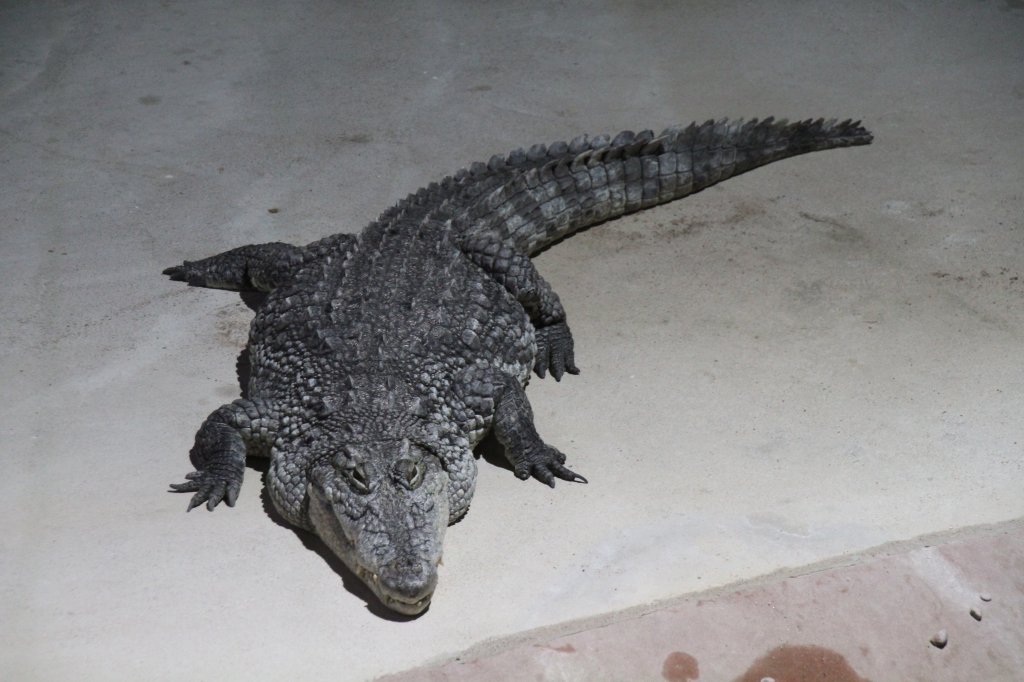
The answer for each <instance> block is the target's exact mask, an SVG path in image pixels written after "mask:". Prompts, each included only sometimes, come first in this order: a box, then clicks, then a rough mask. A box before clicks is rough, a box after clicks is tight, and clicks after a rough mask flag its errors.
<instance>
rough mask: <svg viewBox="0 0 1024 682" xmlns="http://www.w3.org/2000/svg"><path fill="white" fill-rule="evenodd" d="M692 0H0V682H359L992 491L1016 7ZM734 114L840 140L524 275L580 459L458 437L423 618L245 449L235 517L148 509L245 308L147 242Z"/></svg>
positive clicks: (190, 252) (373, 208) (1021, 278)
mask: <svg viewBox="0 0 1024 682" xmlns="http://www.w3.org/2000/svg"><path fill="white" fill-rule="evenodd" d="M697 4H698V3H678V4H669V3H632V4H626V3H615V2H609V3H605V4H598V3H594V4H588V6H587V7H586V8H583V7H579V6H567V5H561V4H560V5H553V4H551V3H541V2H538V3H507V4H497V3H494V4H490V3H474V4H469V3H446V2H435V3H403V4H395V5H394V6H384V5H383V3H367V4H365V5H363V4H360V5H358V6H355V5H354V3H352V4H350V3H329V2H288V3H279V2H245V3H241V2H205V3H177V2H171V1H165V2H146V1H140V2H132V3H104V2H76V1H74V0H70V1H69V2H64V3H60V4H56V3H38V2H27V1H8V2H5V3H3V4H0V259H2V260H0V263H2V274H3V278H2V279H3V283H4V285H3V287H2V288H0V307H2V310H3V311H4V322H3V324H2V325H0V345H2V347H3V348H5V349H8V352H7V353H5V354H4V355H3V357H2V359H0V363H2V364H0V385H2V386H3V388H4V392H3V395H4V397H5V401H4V409H3V411H2V414H0V420H2V421H0V433H2V434H3V439H4V447H3V448H2V450H0V458H2V462H3V467H4V475H3V477H2V478H0V500H2V503H0V504H2V505H3V507H2V513H3V518H4V521H5V524H6V527H7V531H6V532H5V533H4V534H3V535H2V537H0V555H2V557H3V559H2V562H0V622H3V623H4V626H5V627H4V630H5V634H4V637H3V641H2V642H0V673H2V675H0V676H2V677H4V678H5V679H18V680H32V679H45V680H53V679H102V680H111V679H139V678H143V679H149V680H158V679H215V678H216V679H307V678H312V677H314V676H326V675H330V676H331V677H332V678H335V679H347V680H362V679H369V678H373V677H375V676H378V675H383V674H387V673H393V672H397V671H402V670H407V669H410V668H415V667H416V666H420V665H423V664H426V663H437V662H441V661H444V660H446V659H447V658H449V657H451V656H454V655H455V654H456V653H457V652H460V651H463V650H465V649H467V648H469V647H472V646H475V645H479V644H480V643H481V642H485V641H487V640H496V641H500V640H501V638H505V637H509V636H514V635H516V633H520V632H523V631H525V630H530V629H534V628H542V627H554V626H556V625H557V624H559V623H564V622H566V621H573V620H576V619H590V620H588V621H587V622H595V621H594V620H593V619H598V620H599V621H600V620H601V619H607V620H608V622H612V621H614V620H615V619H616V616H615V613H616V612H618V611H620V610H623V609H636V608H638V607H642V606H643V605H649V604H653V603H657V602H661V601H664V600H672V599H677V598H679V597H680V596H681V595H686V594H688V593H695V592H701V591H705V590H708V589H714V588H716V587H721V586H723V585H727V584H732V583H736V582H737V581H744V580H749V579H753V578H756V577H757V576H762V575H765V574H771V573H774V572H776V571H778V570H780V569H781V568H783V567H792V568H791V569H790V573H792V574H794V575H796V574H800V573H801V571H802V570H803V569H800V568H799V567H801V566H809V565H820V562H830V561H839V562H842V561H843V560H844V557H849V556H851V555H856V554H857V553H861V552H864V551H866V550H868V549H870V548H872V547H877V546H880V545H884V544H886V543H890V542H894V541H906V540H910V539H912V538H915V537H918V536H921V535H924V534H931V533H936V532H940V533H945V534H946V535H945V536H944V537H951V538H955V537H957V536H956V531H957V529H960V528H965V527H969V526H974V525H977V524H993V523H1000V522H1006V521H1009V520H1013V519H1017V518H1019V517H1021V516H1024V496H1022V495H1021V492H1020V491H1021V488H1022V485H1024V467H1022V458H1021V440H1022V437H1024V432H1022V430H1021V420H1020V415H1021V413H1022V410H1024V366H1022V363H1021V361H1020V344H1021V340H1022V336H1024V309H1022V301H1024V298H1022V294H1024V259H1022V256H1024V246H1022V239H1021V237H1022V234H1024V219H1022V217H1021V216H1022V215H1024V198H1022V192H1024V190H1022V188H1024V162H1022V159H1024V68H1022V64H1024V5H1022V4H1021V3H1020V2H1015V1H1010V0H1001V1H990V2H976V1H967V0H963V1H962V2H945V3H936V2H931V1H927V0H919V1H911V0H907V1H905V2H902V3H899V4H895V3H890V2H881V1H879V2H859V3H849V2H838V1H835V2H832V1H828V2H826V1H821V2H814V3H790V2H739V1H733V2H730V1H724V2H717V3H713V4H711V3H701V4H700V5H701V9H695V8H693V7H687V5H697ZM769 114H773V115H776V116H781V117H790V118H802V117H808V116H838V117H847V116H852V117H855V118H863V119H864V121H865V123H866V124H867V125H868V126H869V127H870V128H871V129H872V130H873V132H874V133H875V136H876V138H875V144H874V145H873V146H870V147H861V148H856V149H848V150H838V151H833V152H828V153H822V154H816V155H811V156H806V157H801V158H797V159H792V160H789V161H785V162H782V163H779V164H776V165H773V166H770V167H768V168H766V169H761V170H758V171H755V172H753V173H750V174H748V175H745V176H742V177H739V178H735V179H733V180H730V181H729V182H728V183H726V184H723V185H720V186H718V187H716V188H713V189H711V190H708V191H706V192H703V193H701V194H699V195H697V196H694V197H691V198H688V199H686V200H684V201H682V202H678V203H675V204H671V205H668V206H664V207H660V208H658V209H655V210H652V211H649V212H647V213H644V214H642V215H639V216H634V217H630V218H626V219H623V220H620V221H617V222H614V223H609V224H607V225H603V226H600V227H598V228H596V229H594V230H591V231H590V232H588V233H586V234H582V235H579V236H577V237H575V238H573V239H572V240H569V241H567V242H566V243H564V244H562V245H560V246H558V247H557V248H555V249H552V250H551V251H549V252H547V253H545V254H544V255H543V256H541V257H540V258H539V259H538V266H539V268H540V270H541V271H542V273H543V274H544V275H545V277H547V278H548V279H549V281H551V283H552V284H553V286H554V287H555V289H556V290H557V291H558V292H559V293H560V295H561V297H562V300H563V302H564V303H565V305H566V308H567V310H568V311H569V317H570V321H571V323H572V325H573V330H574V332H575V335H576V344H577V358H578V361H579V364H580V366H581V367H582V369H583V374H582V375H581V376H579V377H570V378H569V379H568V380H565V381H563V382H562V383H561V384H555V383H553V382H550V381H535V382H534V383H533V384H532V385H531V387H530V397H531V400H532V402H533V405H534V409H535V412H536V416H537V422H538V428H539V429H540V431H541V433H542V434H543V435H544V436H545V438H546V439H547V440H548V441H549V442H551V443H552V444H555V445H557V446H559V447H561V448H562V449H563V450H565V451H566V452H568V453H569V455H570V464H571V465H572V466H573V468H574V469H576V470H577V471H579V472H580V473H582V474H584V475H585V476H587V477H588V478H589V479H590V484H589V485H587V486H580V485H560V486H559V487H558V488H557V490H554V491H552V490H549V489H547V488H546V487H545V486H543V485H540V484H538V483H536V482H531V483H523V482H520V481H518V480H516V479H515V478H514V477H513V476H512V475H511V474H510V473H509V472H508V471H507V470H506V469H504V468H501V467H499V466H494V465H492V464H490V463H488V462H487V461H481V471H480V479H479V483H478V487H477V495H476V498H475V500H474V505H473V508H472V509H471V511H470V513H469V516H468V517H467V518H466V520H465V521H464V522H462V523H460V524H458V525H457V526H455V527H453V528H452V529H451V530H450V532H449V533H448V537H447V540H446V553H445V563H444V566H443V567H442V574H441V582H440V586H439V588H438V591H437V593H436V595H435V599H434V603H433V605H432V607H431V608H430V610H429V612H427V613H426V614H425V615H424V616H423V617H421V618H419V619H417V620H413V621H409V622H396V621H393V620H389V619H387V618H384V617H382V614H381V612H380V611H379V609H378V608H377V607H376V606H375V605H374V604H373V603H372V602H371V601H370V600H369V599H368V597H367V594H366V593H365V592H364V591H363V590H361V589H359V587H358V586H357V585H355V584H354V581H353V579H352V578H351V577H349V576H347V575H345V574H344V572H343V571H341V569H339V567H338V565H337V563H336V562H333V561H330V560H329V559H328V558H327V555H326V553H325V550H324V549H323V548H322V547H321V546H320V545H318V544H317V543H315V542H314V541H312V540H310V539H309V538H308V537H307V536H306V535H304V534H300V533H296V532H293V531H291V530H289V529H287V528H285V527H283V526H281V525H276V524H275V522H274V520H273V518H272V517H271V516H270V515H269V514H268V511H267V507H266V505H265V503H264V500H263V498H262V496H261V485H260V472H259V471H257V470H250V471H249V473H248V475H247V483H246V485H245V486H244V487H243V490H242V494H241V497H240V499H239V501H238V505H237V507H236V508H235V509H219V510H218V511H217V512H216V513H213V514H207V513H205V512H202V511H196V512H193V513H191V514H188V515H186V514H184V513H183V512H184V508H185V505H186V502H187V500H186V499H185V498H184V497H183V496H180V495H173V494H169V493H167V492H165V491H166V485H167V484H168V483H170V482H176V481H179V480H181V476H182V475H183V474H184V473H185V472H186V471H188V470H189V469H190V466H189V465H188V458H187V453H188V449H189V447H190V446H191V442H192V437H193V434H194V432H195V430H196V428H197V427H198V426H199V424H200V423H201V421H202V420H203V419H204V418H205V416H206V415H207V414H208V413H209V412H210V411H211V410H212V409H214V408H215V407H216V406H218V405H219V404H221V403H224V402H227V401H230V400H231V399H233V398H234V397H237V395H238V393H239V387H238V383H237V379H236V375H235V361H236V359H237V356H238V353H239V351H240V350H241V348H242V347H243V345H244V342H245V336H246V329H247V324H248V321H249V319H250V317H251V311H250V310H249V309H248V308H247V306H246V305H245V303H244V302H243V301H242V300H241V299H240V298H239V296H238V295H236V294H231V293H226V292H216V291H205V290H198V289H189V288H187V287H183V286H181V285H177V284H174V283H171V282H168V281H166V280H165V279H164V278H163V277H161V276H160V271H161V269H163V268H164V267H167V266H169V265H173V264H176V263H178V262H180V261H181V260H182V259H184V258H194V257H198V256H203V255H208V254H212V253H216V252H218V251H221V250H224V249H227V248H230V247H232V246H235V245H240V244H245V243H250V242H261V241H274V240H281V241H293V242H297V243H305V242H308V241H311V240H313V239H315V238H318V237H320V236H322V235H325V234H329V233H333V232H337V231H349V232H351V231H356V230H358V229H359V228H360V227H361V226H362V225H363V224H365V223H366V222H368V221H369V220H371V219H372V218H373V217H375V216H376V215H377V214H378V213H379V212H380V211H381V210H383V209H384V208H386V207H387V206H389V205H390V204H392V203H393V202H394V201H396V200H397V199H399V198H401V197H402V196H404V195H405V194H406V193H408V192H409V191H412V190H414V189H416V188H417V187H419V186H420V185H422V184H424V183H426V182H429V181H431V180H434V179H438V178H440V177H441V176H442V175H444V174H446V173H449V172H451V171H453V170H455V169H456V168H458V167H460V166H463V165H465V164H466V163H467V162H469V161H472V160H475V159H485V158H487V157H489V156H490V155H491V154H492V153H495V152H504V151H507V150H509V149H512V148H514V147H518V146H522V145H528V144H530V143H533V142H542V141H543V142H548V141H552V140H556V139H565V138H569V137H572V136H574V135H576V134H578V133H581V132H591V133H597V132H615V131H618V130H620V129H622V128H633V129H642V128H646V127H652V128H659V127H663V126H666V125H670V124H674V123H686V122H689V121H691V120H704V119H707V118H711V117H720V116H733V117H740V116H746V117H750V116H765V115H769ZM271 209H276V211H275V212H271ZM1016 537H1018V539H1019V536H1016ZM1016 566H1017V567H1018V568H1019V566H1020V564H1019V563H1018V564H1016ZM1017 589H1021V586H1020V585H1019V584H1017ZM836 615H837V618H838V617H840V614H836ZM1018 622H1019V621H1018ZM822 627H824V626H822ZM740 634H741V633H740V632H739V630H737V636H739V635H740ZM813 635H814V633H813V632H812V633H810V634H808V635H807V637H806V638H804V639H803V640H802V642H801V643H803V644H808V645H815V644H818V643H817V642H815V641H814V639H815V638H814V636H813ZM499 648H500V647H499ZM691 653H692V652H691ZM761 653H763V651H761V650H760V649H757V648H754V649H752V650H751V654H757V655H760V654H761ZM931 653H932V652H930V651H929V650H928V648H927V647H925V648H924V649H915V650H912V651H908V652H907V654H906V655H907V656H908V657H913V656H921V657H925V656H927V655H930V654H931ZM754 657H755V656H753V655H752V656H751V657H750V658H751V659H752V658H754ZM921 660H922V666H923V665H925V663H924V661H925V659H924V658H922V659H921ZM676 663H679V665H680V666H683V664H684V663H686V661H685V660H683V659H678V660H676ZM702 665H705V666H706V665H707V664H706V663H703V661H702ZM684 667H685V666H684ZM702 669H707V668H706V667H705V668H702ZM524 670H525V668H524ZM858 670H863V669H862V668H858ZM921 670H931V668H925V667H922V668H921ZM708 674H709V673H705V676H704V677H702V678H701V680H706V679H714V678H710V677H708ZM860 674H866V673H864V672H861V673H860ZM640 676H641V673H639V672H638V677H640ZM883 679H884V678H883ZM921 679H931V678H928V677H927V676H925V677H922V678H921ZM951 679H963V678H962V677H960V678H957V677H955V676H954V677H951ZM991 679H996V678H991ZM1007 679H1010V678H1007Z"/></svg>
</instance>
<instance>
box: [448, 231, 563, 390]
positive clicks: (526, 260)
mask: <svg viewBox="0 0 1024 682" xmlns="http://www.w3.org/2000/svg"><path fill="white" fill-rule="evenodd" d="M462 251H463V253H465V254H466V256H468V257H469V259H470V260H471V261H473V262H474V263H476V264H477V265H478V266H480V268H481V269H483V270H484V271H485V272H487V274H489V275H490V276H491V277H493V278H494V279H495V280H497V281H498V282H499V283H500V284H501V285H502V286H504V287H505V288H506V289H508V291H509V293H511V294H512V295H513V296H515V299H516V300H517V301H519V304H520V305H522V306H523V308H524V309H525V310H526V312H527V313H528V314H529V315H530V322H532V323H533V326H534V329H535V330H536V332H537V358H536V361H535V362H534V366H533V370H534V371H535V372H536V373H537V376H539V377H540V378H542V379H543V378H544V375H545V374H546V373H547V372H548V370H550V371H551V376H553V377H554V378H555V381H560V380H561V379H562V375H563V374H565V373H566V372H568V373H569V374H579V373H580V370H579V368H578V367H577V366H576V358H575V353H574V350H573V341H572V332H570V331H569V324H568V323H567V322H566V320H565V309H564V308H563V307H562V302H561V301H560V300H559V298H558V294H556V293H555V291H554V290H553V289H552V288H551V285H550V284H548V283H547V281H545V280H544V278H543V277H541V276H540V273H539V272H537V268H536V267H534V265H533V261H531V260H530V257H529V256H527V255H526V254H524V253H519V252H518V251H516V250H515V249H514V248H512V247H511V246H509V245H508V244H506V243H505V242H503V241H501V239H500V238H499V237H497V236H496V235H492V234H489V233H478V234H474V235H470V236H468V237H467V238H466V239H465V241H464V242H463V244H462Z"/></svg>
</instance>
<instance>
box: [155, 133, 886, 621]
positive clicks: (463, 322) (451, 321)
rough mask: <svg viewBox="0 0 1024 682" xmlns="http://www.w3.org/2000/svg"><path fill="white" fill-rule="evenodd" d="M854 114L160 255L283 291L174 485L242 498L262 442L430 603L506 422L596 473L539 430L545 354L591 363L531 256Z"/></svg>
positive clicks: (186, 267) (298, 502) (579, 141)
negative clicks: (232, 390) (451, 534)
mask: <svg viewBox="0 0 1024 682" xmlns="http://www.w3.org/2000/svg"><path fill="white" fill-rule="evenodd" d="M871 139H872V138H871V134H870V133H868V132H867V131H866V130H865V129H864V128H862V127H861V126H860V125H859V122H850V121H844V122H841V123H837V122H836V121H834V120H832V121H822V120H820V119H819V120H817V121H810V120H808V121H803V122H799V123H793V124H787V123H786V122H785V121H779V122H775V121H773V120H772V119H770V118H769V119H766V120H763V121H757V120H754V121H749V122H743V121H732V122H730V121H727V120H722V121H718V122H714V121H709V122H707V123H705V124H703V125H690V126H688V127H685V128H683V127H678V128H669V129H667V130H665V131H664V132H663V133H662V134H660V135H655V134H654V133H652V132H651V131H644V132H642V133H639V134H634V133H631V132H624V133H620V134H619V135H617V136H615V137H614V138H609V137H608V136H599V137H594V138H588V137H586V136H583V137H578V138H576V139H575V140H573V141H572V142H570V143H564V142H560V143H556V144H552V145H550V146H547V147H545V146H543V145H535V146H534V147H531V148H530V149H529V150H525V151H524V150H517V151H514V152H512V153H511V154H509V155H508V156H506V157H500V156H495V157H493V158H492V159H491V160H490V162H488V163H486V164H484V163H475V164H473V165H471V166H470V167H469V168H468V169H465V170H463V171H460V172H459V173H456V174H455V175H454V176H451V177H449V178H446V179H445V180H443V181H442V182H440V183H437V184H432V185H430V186H429V187H426V188H424V189H422V190H420V191H419V192H417V193H415V194H413V195H410V196H409V197H408V198H406V199H405V200H403V201H401V202H399V203H398V204H397V205H396V206H394V207H393V208H391V209H389V210H388V211H386V212H385V213H384V214H383V215H382V216H381V217H380V218H379V219H378V220H377V221H375V222H373V223H371V224H370V225H369V226H367V227H366V228H365V229H364V230H363V232H362V233H361V234H360V235H359V236H354V235H347V234H339V235H334V236H332V237H327V238H325V239H322V240H320V241H317V242H313V243H312V244H309V245H307V246H292V245H288V244H281V243H273V244H256V245H250V246H243V247H240V248H237V249H233V250H231V251H227V252H225V253H222V254H219V255H216V256H212V257H210V258H206V259H203V260H199V261H194V262H190V261H185V263H184V264H182V265H179V266H176V267H172V268H168V269H167V270H165V271H164V273H165V274H167V275H169V276H170V278H171V279H173V280H178V281H185V282H188V283H189V284H192V285H195V286H205V287H215V288H223V289H231V290H237V291H242V290H258V291H265V292H269V295H268V296H267V298H266V301H265V303H264V304H263V305H262V307H261V308H260V309H259V311H258V312H257V313H256V317H255V319H254V321H253V323H252V327H251V331H250V334H249V345H248V348H249V354H250V360H251V364H252V372H251V378H250V381H249V386H248V392H247V398H245V399H239V400H236V401H234V402H233V403H230V404H228V405H224V406H222V407H220V408H218V409H217V410H215V411H214V412H213V414H211V415H210V416H209V417H208V418H207V420H206V421H205V422H204V423H203V425H202V427H201V428H200V429H199V432H198V434H197V435H196V440H195V446H194V447H193V448H192V451H191V459H192V463H193V465H194V466H195V469H196V470H195V471H194V472H192V473H191V474H188V476H186V478H187V479H188V480H187V482H185V483H182V484H177V485H173V486H172V488H173V489H174V490H176V491H180V492H193V493H195V494H194V495H193V497H192V500H191V502H190V503H189V509H192V508H193V507H195V506H197V505H200V504H203V503H204V502H205V503H206V506H207V508H208V509H211V510H212V509H213V508H214V507H215V506H216V505H217V504H218V503H220V502H221V501H224V502H226V503H227V504H228V506H233V505H234V503H235V500H236V498H237V497H238V491H239V487H240V486H241V484H242V476H243V473H244V470H245V457H246V455H247V454H249V455H253V454H262V455H265V456H268V457H269V458H270V466H269V470H268V474H267V485H268V489H269V496H270V499H271V500H272V502H273V505H274V507H275V508H276V509H277V511H278V512H280V514H281V515H282V516H283V517H284V518H285V519H287V520H288V521H289V522H290V523H292V524H294V525H296V526H299V527H301V528H304V529H306V530H310V531H313V532H314V533H316V534H317V535H318V536H319V537H320V538H321V539H322V540H323V541H324V542H325V543H326V544H327V546H328V547H330V549H331V550H332V551H333V552H334V553H335V554H337V556H338V557H339V558H340V559H341V560H342V561H343V562H344V563H345V564H346V565H347V566H348V567H349V568H350V569H351V570H352V571H353V572H354V573H355V574H357V575H358V576H359V577H360V578H361V579H362V580H363V581H364V582H365V583H366V584H367V585H368V586H369V588H370V589H371V590H372V591H373V592H374V594H376V595H377V597H379V598H380V600H381V601H382V602H383V603H384V604H385V605H386V606H387V607H388V608H390V609H392V610H394V611H398V612H400V613H403V614H417V613H421V612H422V611H423V610H425V609H426V608H427V606H428V605H429V602H430V598H431V596H432V594H433V592H434V588H435V585H436V584H437V565H438V563H439V562H440V560H441V549H442V542H443V539H444V533H445V529H446V528H447V526H448V525H449V524H452V523H454V522H456V521H458V520H459V519H460V518H462V516H463V515H464V514H465V513H466V511H467V509H468V508H469V503H470V500H471V499H472V497H473V489H474V482H475V479H476V462H475V459H474V456H473V448H474V446H476V444H477V443H479V442H480V440H481V439H482V438H483V437H484V435H485V434H486V433H487V432H488V431H490V430H493V432H494V434H495V436H496V437H497V439H498V440H499V441H500V442H501V443H502V445H503V446H504V448H505V454H506V456H507V457H508V460H509V462H510V463H511V464H512V467H513V469H514V471H515V475H516V476H518V477H519V478H521V479H527V478H530V477H533V478H537V479H539V480H540V481H542V482H544V483H547V484H548V485H550V486H552V487H554V484H555V480H556V479H562V480H566V481H578V482H583V483H585V482H586V481H585V479H584V478H583V477H582V476H579V475H578V474H576V473H574V472H573V471H571V470H570V469H568V468H566V467H565V465H564V463H565V455H563V454H562V453H561V452H559V451H558V450H557V449H555V448H554V447H552V446H550V445H548V444H546V443H545V442H544V441H543V440H542V439H541V438H540V436H539V435H538V434H537V431H536V429H535V428H534V425H533V415H532V412H531V409H530V404H529V401H528V400H527V398H526V394H525V392H524V387H525V385H526V383H527V380H528V378H529V376H530V372H531V370H533V371H534V372H536V373H537V374H538V375H539V376H540V377H544V376H545V374H546V373H547V372H550V373H551V374H552V376H554V378H555V379H556V380H560V379H561V377H562V376H563V375H564V374H565V373H569V374H576V373H577V372H578V371H579V370H578V369H577V368H576V364H575V360H574V356H573V341H572V335H571V333H570V332H569V327H568V325H567V324H566V317H565V311H564V310H563V309H562V305H561V303H560V302H559V299H558V296H557V295H556V294H555V292H554V291H552V290H551V287H550V286H549V285H548V284H547V282H545V281H544V279H543V278H541V276H540V274H538V272H537V271H536V269H534V266H533V264H532V262H531V260H530V258H531V256H534V255H536V254H537V253H538V252H540V251H541V250H543V249H544V248H545V247H547V246H549V245H551V244H552V243H554V242H556V241H557V240H559V239H562V238H563V237H566V236H568V235H571V234H572V233H574V232H576V231H578V230H581V229H584V228H587V227H589V226H591V225H594V224H596V223H599V222H602V221H605V220H609V219H612V218H615V217H618V216H621V215H624V214H626V213H630V212H633V211H637V210H640V209H643V208H647V207H650V206H654V205H656V204H660V203H664V202H667V201H671V200H673V199H678V198H681V197H684V196H686V195H688V194H691V193H693V192H696V191H698V190H700V189H703V188H704V187H707V186H709V185H711V184H714V183H716V182H719V181H720V180H724V179H726V178H728V177H731V176H733V175H736V174H738V173H742V172H744V171H747V170H750V169H752V168H755V167H757V166H761V165H764V164H766V163H769V162H772V161H775V160H778V159H782V158H785V157H788V156H793V155H796V154H802V153H806V152H812V151H817V150H822V149H829V148H833V147H846V146H852V145H862V144H868V143H870V142H871Z"/></svg>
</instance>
